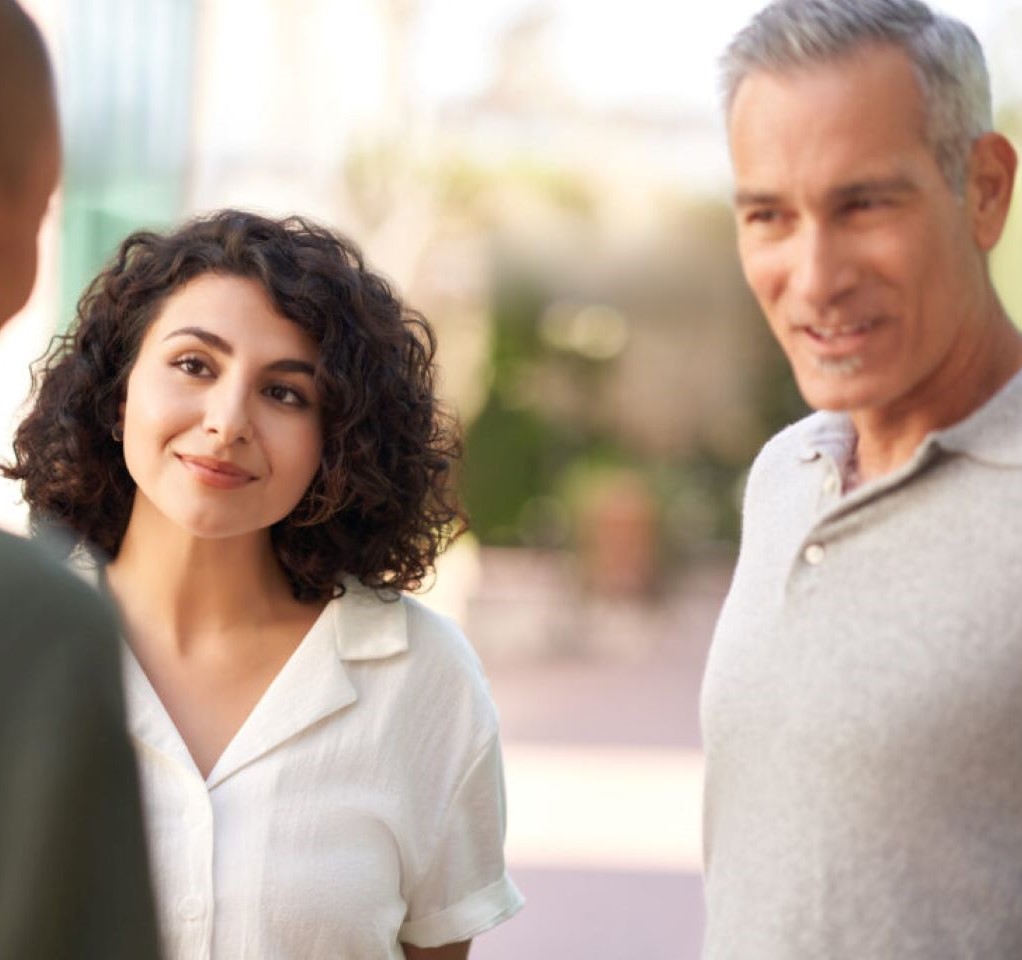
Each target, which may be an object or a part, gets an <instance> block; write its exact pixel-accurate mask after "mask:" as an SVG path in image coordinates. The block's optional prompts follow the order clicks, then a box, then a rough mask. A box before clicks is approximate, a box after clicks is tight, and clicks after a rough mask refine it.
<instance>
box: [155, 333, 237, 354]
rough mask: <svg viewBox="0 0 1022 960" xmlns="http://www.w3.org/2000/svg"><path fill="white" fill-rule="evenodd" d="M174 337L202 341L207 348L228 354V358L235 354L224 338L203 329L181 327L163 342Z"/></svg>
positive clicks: (169, 334)
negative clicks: (192, 338) (193, 338)
mask: <svg viewBox="0 0 1022 960" xmlns="http://www.w3.org/2000/svg"><path fill="white" fill-rule="evenodd" d="M173 337H195V339H196V340H201V341H202V342H203V343H204V344H206V346H208V347H212V348H213V349H214V350H219V351H220V353H226V354H227V356H232V355H233V354H234V347H232V346H231V345H230V344H229V343H228V342H227V341H226V340H225V339H224V338H223V337H218V336H217V335H216V334H215V333H212V332H210V331H209V330H204V329H203V328H202V327H179V328H178V329H177V330H171V332H170V333H168V334H167V335H166V336H165V337H164V338H163V340H164V342H166V341H167V340H170V339H172V338H173Z"/></svg>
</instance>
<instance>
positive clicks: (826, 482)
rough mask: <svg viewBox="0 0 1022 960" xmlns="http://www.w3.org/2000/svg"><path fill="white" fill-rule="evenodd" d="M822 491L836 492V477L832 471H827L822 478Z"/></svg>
mask: <svg viewBox="0 0 1022 960" xmlns="http://www.w3.org/2000/svg"><path fill="white" fill-rule="evenodd" d="M823 492H824V493H836V492H837V477H836V476H835V475H834V474H833V473H828V474H827V476H826V477H824V479H823Z"/></svg>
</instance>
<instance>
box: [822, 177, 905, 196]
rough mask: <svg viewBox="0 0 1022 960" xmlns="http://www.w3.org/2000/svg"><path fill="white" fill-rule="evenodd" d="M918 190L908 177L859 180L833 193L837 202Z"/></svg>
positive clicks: (837, 188) (834, 190) (836, 188)
mask: <svg viewBox="0 0 1022 960" xmlns="http://www.w3.org/2000/svg"><path fill="white" fill-rule="evenodd" d="M917 189H918V188H917V187H916V185H915V183H913V182H912V181H911V180H909V179H908V177H878V178H876V179H874V180H857V181H855V182H854V183H848V184H845V185H843V186H840V187H835V188H834V189H833V190H832V191H831V196H833V197H834V198H835V199H836V200H854V199H855V198H856V197H861V196H866V195H871V194H877V193H884V194H891V193H915V191H916V190H917Z"/></svg>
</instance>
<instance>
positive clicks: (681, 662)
mask: <svg viewBox="0 0 1022 960" xmlns="http://www.w3.org/2000/svg"><path fill="white" fill-rule="evenodd" d="M26 6H27V7H28V8H29V9H30V10H31V11H32V12H33V13H34V15H35V16H36V17H37V19H38V20H39V22H40V24H41V25H42V27H43V28H44V32H45V33H46V35H47V37H48V39H49V41H50V44H51V49H52V50H53V54H54V59H55V63H56V68H57V72H58V76H59V84H60V96H61V107H62V112H63V128H64V140H65V168H64V181H63V187H62V190H61V192H60V194H59V195H58V197H56V198H55V200H54V203H53V206H52V209H51V213H50V216H49V218H48V220H47V224H46V227H45V229H44V233H43V238H42V272H41V275H40V282H39V284H38V287H37V290H36V293H35V295H34V297H33V300H32V301H31V303H30V304H29V306H28V307H27V308H26V310H25V311H24V312H23V313H22V315H21V316H19V317H18V318H17V319H16V320H15V321H13V322H12V323H11V324H9V325H8V327H7V328H6V329H5V330H4V331H3V333H2V334H0V424H2V425H9V424H10V423H12V422H13V421H14V419H15V417H16V415H17V410H18V409H19V407H20V405H22V404H23V403H24V401H25V398H26V396H27V394H28V392H29V385H30V381H29V376H28V365H29V362H30V361H31V360H32V359H33V358H35V357H36V356H38V355H39V354H40V353H41V352H42V351H43V349H44V348H45V345H46V343H47V342H48V340H49V338H50V336H51V335H52V334H53V333H54V332H55V331H58V330H61V329H63V328H64V327H66V326H67V324H69V323H70V322H71V319H72V317H73V315H74V304H75V301H76V299H77V297H78V296H79V295H80V293H81V291H82V289H83V287H84V286H85V284H86V283H87V281H88V280H89V279H90V277H91V276H92V275H93V274H94V273H95V272H96V271H97V270H98V269H99V267H100V266H101V265H102V264H103V262H104V261H105V259H106V258H107V257H108V256H109V255H110V253H111V252H112V250H113V248H114V246H115V244H116V243H117V242H118V241H119V240H120V239H121V238H122V237H123V236H124V235H125V234H126V233H127V232H128V231H129V230H132V229H135V228H137V227H142V226H145V227H162V226H166V225H169V224H171V223H174V222H176V221H178V220H180V219H181V218H182V217H184V216H187V215H188V214H191V213H194V212H197V211H203V210H209V209H212V208H216V207H221V206H226V205H234V206H244V207H250V208H254V209H258V210H261V211H264V212H271V213H291V212H299V213H303V214H306V215H309V216H312V217H314V218H317V219H320V220H322V221H324V222H326V223H328V224H330V225H332V226H334V227H336V228H338V229H340V230H342V231H344V232H346V233H348V234H350V235H351V236H353V237H354V238H355V239H356V240H358V242H359V243H360V244H361V245H362V246H363V248H364V250H365V251H366V254H367V256H368V259H369V261H370V262H371V263H372V264H373V265H374V266H375V267H376V268H377V269H379V270H380V271H381V272H383V273H385V274H386V275H387V276H388V277H390V278H392V279H393V281H394V282H395V283H396V284H397V286H398V287H399V288H400V289H401V290H402V291H403V293H404V294H405V296H406V298H407V299H408V300H409V301H410V302H411V303H412V304H414V305H415V306H416V307H418V308H420V309H422V310H423V311H424V312H425V313H426V314H427V316H429V317H430V318H431V319H432V321H433V323H434V325H435V327H436V328H437V331H438V334H439V337H440V343H441V348H440V359H441V363H442V366H443V373H444V392H445V396H446V397H447V400H448V402H449V403H450V405H451V406H452V407H453V408H454V409H455V410H456V411H457V412H458V414H459V416H460V418H461V420H462V422H463V424H464V428H465V431H466V442H467V459H466V463H465V467H464V472H463V476H462V483H463V488H464V494H465V499H466V501H467V504H468V507H469V509H470V511H471V514H472V517H473V533H472V535H471V536H470V537H466V538H464V539H463V540H462V541H460V542H459V544H458V546H457V547H456V548H455V549H454V550H452V551H451V552H450V553H449V554H448V555H447V556H445V558H444V561H443V564H442V566H441V569H440V573H439V575H438V578H437V581H436V584H435V586H434V588H433V590H432V591H430V592H429V593H428V594H426V596H425V599H426V601H427V602H429V603H432V604H434V605H435V606H437V607H439V608H441V609H443V610H445V611H447V612H449V613H451V614H452V615H454V616H456V617H457V618H458V619H459V620H460V621H461V622H462V623H463V624H464V626H465V628H466V630H467V631H468V633H469V636H470V638H471V639H472V640H473V642H474V643H475V645H476V647H477V649H478V650H479V652H480V654H481V655H482V657H483V659H484V661H485V663H486V665H487V669H488V672H489V675H490V677H491V681H492V685H493V690H494V695H495V697H496V699H497V702H498V706H499V707H500V710H501V713H502V716H503V721H504V729H505V742H506V760H507V772H508V792H509V800H510V826H509V837H508V854H509V859H510V861H511V866H512V870H513V872H514V874H515V876H516V878H517V880H518V882H519V884H520V886H521V887H522V888H523V890H524V892H525V894H526V896H527V898H528V900H529V905H528V907H527V909H526V910H525V911H524V912H523V913H522V914H521V915H520V916H519V917H518V918H516V919H514V920H513V921H511V922H510V923H508V924H507V925H505V926H504V927H502V928H500V929H499V930H498V931H496V932H494V933H492V934H489V935H486V936H484V937H482V938H481V939H480V940H479V941H478V943H477V945H476V947H475V948H474V950H473V956H474V957H477V958H481V960H487V958H488V960H503V958H511V957H516V958H521V957H565V958H575V957H579V958H582V957H585V958H588V960H604V958H630V957H643V958H645V960H659V958H668V957H669V958H672V960H677V958H694V957H696V956H697V955H698V945H699V940H700V935H701V929H702V901H701V893H700V881H699V847H700V842H699V817H700V812H699V796H700V783H701V754H700V750H699V739H698V725H697V717H696V698H697V691H698V684H699V674H700V671H701V668H702V662H703V657H704V655H705V648H706V644H707V642H708V638H709V633H710V630H711V628H712V623H713V617H714V614H715V612H716V608H717V605H718V604H719V601H720V598H721V595H722V591H723V590H724V589H725V587H726V583H727V578H728V575H729V571H730V564H731V562H732V559H733V555H734V544H735V537H736V534H737V522H738V521H737V509H736V503H737V497H738V494H739V491H740V488H741V481H742V476H743V470H744V468H745V466H746V465H747V464H748V462H749V460H750V459H751V457H752V456H753V455H754V453H755V451H756V449H757V448H758V446H759V444H760V443H761V442H762V440H763V439H764V437H765V436H767V435H768V434H769V433H771V432H772V431H773V430H775V429H776V428H777V427H778V426H780V425H781V424H783V423H785V422H787V421H788V420H790V419H792V418H794V417H796V416H798V415H799V414H800V413H801V412H802V407H801V403H800V401H799V399H798V397H797V394H796V392H795V390H794V388H793V386H792V384H791V381H790V379H789V377H788V375H787V372H786V369H785V367H784V364H783V362H782V360H781V358H780V356H779V354H778V352H777V351H776V349H775V348H774V346H773V344H772V343H771V342H770V340H769V338H768V336H767V334H766V332H765V330H764V327H763V324H762V322H761V321H760V318H759V316H758V314H757V311H756V308H755V306H754V304H753V302H752V300H751V298H750V296H749V294H748V292H747V291H746V289H745V287H744V284H743V281H742V279H741V275H740V271H739V268H738V264H737V261H736V258H735V254H734V250H733V245H734V244H733V241H734V238H733V227H732V221H731V214H730V211H729V208H728V168H727V155H726V150H725V146H724V136H723V130H722V124H721V122H720V119H719V115H718V111H717V96H716V76H715V59H716V56H717V55H718V53H719V52H720V50H721V49H722V47H723V46H724V45H725V44H726V42H727V39H728V37H729V36H730V35H731V34H732V33H733V32H734V30H736V29H737V28H738V27H740V26H741V24H742V23H743V22H744V21H745V20H746V19H747V17H748V16H749V15H750V14H751V13H752V12H754V11H755V10H756V9H758V8H759V7H760V6H761V4H760V3H757V2H751V0H749V2H746V0H722V2H718V3H714V4H700V5H698V7H695V6H693V5H690V4H665V3H663V2H660V0H630V2H629V3H627V4H605V5H604V4H595V3H592V2H591V0H550V2H527V0H476V2H472V0H144V2H143V0H28V2H26ZM941 7H942V8H943V9H945V10H947V11H949V12H951V13H953V14H955V15H957V16H960V17H961V18H963V19H965V20H966V21H967V22H968V23H970V24H971V25H972V26H973V28H974V29H975V30H976V32H977V33H978V35H979V36H980V38H981V40H982V41H983V43H984V46H985V47H986V50H987V53H988V58H989V62H990V67H991V72H992V75H993V82H994V89H995V106H996V109H997V114H998V121H999V124H1000V126H1001V128H1002V129H1003V130H1004V131H1005V132H1007V133H1009V134H1010V135H1013V136H1014V138H1015V139H1016V143H1019V142H1020V140H1022V70H1019V69H1018V66H1017V62H1018V51H1019V49H1022V0H985V2H984V0H958V2H950V0H948V2H944V3H942V4H941ZM1020 264H1022V204H1019V205H1017V209H1016V212H1015V216H1014V217H1013V219H1012V221H1011V223H1010V225H1009V230H1008V236H1007V237H1006V239H1005V241H1004V242H1003V243H1002V245H1001V247H1000V248H999V250H998V252H997V257H996V262H995V267H996V272H997V281H998V285H999V287H1000V289H1001V291H1002V294H1003V296H1004V298H1005V300H1006V301H1007V303H1008V304H1009V307H1010V309H1011V311H1012V313H1013V315H1014V316H1015V317H1016V318H1017V319H1022V271H1020V269H1019V265H1020ZM7 434H9V430H8V429H5V430H4V436H5V437H6V436H7ZM4 443H5V444H6V443H7V441H6V439H5V440H4ZM0 524H2V525H5V526H8V527H11V528H14V529H18V528H22V527H23V525H24V517H23V510H22V508H21V507H20V505H19V504H18V502H17V490H16V489H14V488H13V487H11V485H9V484H8V485H5V486H4V487H3V489H2V490H0Z"/></svg>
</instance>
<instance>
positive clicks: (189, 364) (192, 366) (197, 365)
mask: <svg viewBox="0 0 1022 960" xmlns="http://www.w3.org/2000/svg"><path fill="white" fill-rule="evenodd" d="M171 366H172V367H177V368H178V370H180V371H181V372H182V373H185V374H187V375H188V376H190V377H201V376H205V375H207V374H209V373H210V369H209V365H208V364H207V363H206V361H205V360H202V359H200V358H199V357H179V358H178V359H177V360H175V361H174V362H173V363H172V364H171Z"/></svg>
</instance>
